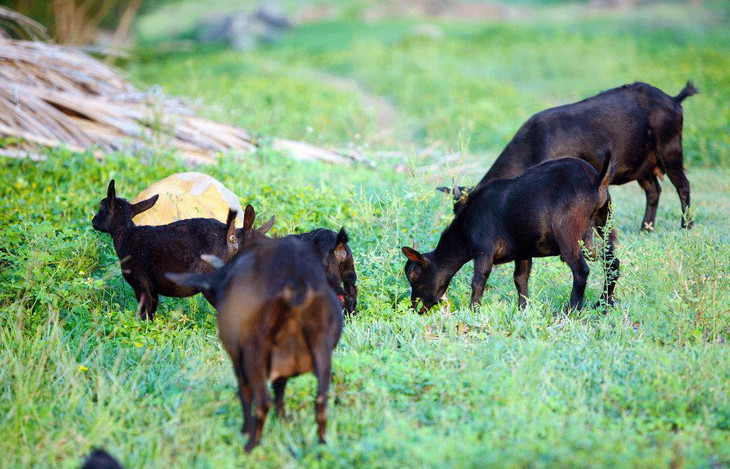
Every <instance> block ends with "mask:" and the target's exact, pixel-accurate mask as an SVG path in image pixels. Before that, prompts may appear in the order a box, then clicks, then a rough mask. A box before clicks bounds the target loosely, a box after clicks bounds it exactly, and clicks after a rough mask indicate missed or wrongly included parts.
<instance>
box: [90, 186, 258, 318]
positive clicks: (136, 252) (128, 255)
mask: <svg viewBox="0 0 730 469" xmlns="http://www.w3.org/2000/svg"><path fill="white" fill-rule="evenodd" d="M157 198H158V196H157V195H155V196H153V197H150V198H149V199H147V200H143V201H141V202H137V203H136V204H130V203H129V202H128V201H126V200H125V199H122V198H120V197H117V196H116V190H115V187H114V180H113V179H112V181H111V182H110V183H109V187H108V188H107V196H106V198H104V199H103V200H102V201H101V203H100V204H99V211H98V213H97V214H96V215H95V216H94V219H93V220H92V225H93V226H94V229H95V230H97V231H101V232H103V233H109V234H110V235H111V237H112V241H113V242H114V249H115V251H116V253H117V256H118V257H119V262H120V264H121V267H122V275H123V277H124V280H126V281H127V283H128V284H129V285H130V286H131V287H132V289H133V290H134V293H135V295H136V297H137V302H138V303H139V305H140V316H141V318H142V319H150V320H151V319H154V317H155V312H156V311H157V303H158V295H163V296H171V297H178V298H180V297H187V296H192V295H195V294H196V293H200V292H201V290H199V289H195V288H191V287H181V286H179V285H177V284H175V283H172V282H170V281H169V280H168V279H167V278H166V277H165V275H164V274H165V272H199V273H203V272H210V271H211V270H212V268H211V267H210V266H209V265H208V264H207V263H206V262H204V261H202V260H201V259H200V255H201V254H214V255H216V256H218V257H221V258H223V259H226V260H227V259H230V258H231V257H233V256H234V255H235V254H236V253H238V251H239V250H241V249H243V248H245V246H246V245H247V244H249V243H251V242H253V240H254V239H256V238H258V237H259V236H260V235H261V233H255V231H256V230H254V229H253V226H252V225H253V218H252V216H251V215H252V214H253V213H254V212H253V208H252V207H251V206H248V207H246V213H245V216H244V228H243V230H242V231H241V233H240V234H237V233H236V227H235V219H236V212H235V211H233V210H230V211H229V212H228V218H227V221H226V223H222V222H220V221H218V220H216V219H213V218H190V219H187V220H180V221H176V222H173V223H170V224H168V225H161V226H137V225H135V224H134V222H133V221H132V218H134V216H135V215H137V214H139V213H141V212H143V211H145V210H148V209H149V208H151V207H152V206H153V205H154V204H155V202H156V201H157ZM202 293H203V295H204V296H205V298H206V299H207V300H208V301H209V302H211V304H213V301H212V297H211V296H210V294H209V293H207V292H202Z"/></svg>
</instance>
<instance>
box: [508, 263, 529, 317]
mask: <svg viewBox="0 0 730 469" xmlns="http://www.w3.org/2000/svg"><path fill="white" fill-rule="evenodd" d="M531 269H532V259H529V258H528V259H518V260H516V261H515V273H514V277H513V278H514V281H515V287H517V306H518V307H519V308H520V309H525V308H527V298H528V293H527V282H528V280H529V279H530V270H531Z"/></svg>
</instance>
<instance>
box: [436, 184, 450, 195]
mask: <svg viewBox="0 0 730 469" xmlns="http://www.w3.org/2000/svg"><path fill="white" fill-rule="evenodd" d="M436 190H437V191H441V192H445V193H447V194H451V189H449V188H448V187H446V186H439V187H437V188H436Z"/></svg>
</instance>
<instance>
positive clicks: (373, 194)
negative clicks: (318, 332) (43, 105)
mask: <svg viewBox="0 0 730 469" xmlns="http://www.w3.org/2000/svg"><path fill="white" fill-rule="evenodd" d="M712 7H713V4H712V3H709V4H707V5H706V6H705V7H703V8H695V7H693V8H689V9H687V14H689V15H691V18H692V19H694V20H697V21H694V22H692V23H690V22H684V21H682V20H677V19H676V17H677V14H678V12H683V11H684V10H683V8H685V7H682V6H681V5H680V6H677V5H663V6H655V7H650V8H649V7H647V9H640V10H639V11H638V12H635V13H631V14H625V15H624V14H616V15H615V16H611V15H608V16H607V15H599V16H598V17H588V18H587V19H586V20H585V21H582V22H579V21H574V20H570V19H569V18H570V17H572V15H568V14H566V12H570V11H571V10H570V8H573V6H570V5H567V6H566V5H558V6H555V7H549V8H548V7H545V9H544V10H540V11H541V13H540V15H541V16H539V17H537V18H533V19H531V20H529V19H528V20H524V21H513V22H508V23H497V22H491V23H486V24H470V25H462V26H457V25H453V24H443V25H441V27H442V28H443V31H444V33H445V36H444V37H443V38H442V39H439V40H437V39H428V38H423V37H417V36H414V35H412V34H411V33H409V31H411V27H412V26H413V25H414V24H416V22H415V21H412V20H405V19H398V20H388V21H385V22H378V23H372V24H370V23H360V22H355V21H354V20H353V18H349V17H345V18H342V19H338V20H337V21H335V22H331V23H325V24H321V23H320V24H314V25H307V26H303V27H301V28H299V29H297V30H296V31H295V32H293V33H292V34H291V35H289V36H288V37H287V38H286V39H285V40H284V42H282V43H280V44H278V45H275V46H271V47H268V48H264V49H260V50H257V51H253V52H246V53H240V52H228V51H222V50H220V49H215V48H211V49H204V50H201V49H194V50H192V51H188V52H174V53H172V52H167V53H162V52H159V51H156V50H153V48H152V47H151V45H150V44H151V43H147V46H146V48H145V49H143V50H142V51H141V52H140V55H139V59H138V60H136V61H134V62H133V63H131V64H129V70H130V74H131V75H132V76H133V77H135V79H136V80H138V81H139V82H141V83H147V84H151V83H159V84H161V85H162V86H163V87H164V89H165V90H166V91H167V92H168V93H171V94H177V95H187V96H191V97H193V98H200V99H201V100H202V101H203V102H206V103H208V104H209V106H206V107H203V108H202V112H203V113H206V114H207V115H209V116H212V117H215V118H218V119H220V120H223V121H226V122H232V123H235V124H239V125H243V126H245V127H246V128H248V129H250V130H252V131H253V132H256V133H260V134H262V135H265V136H274V135H277V136H286V137H293V138H302V139H306V140H308V141H312V142H316V143H321V144H324V145H335V146H339V145H346V144H347V143H348V142H352V143H353V145H355V146H360V147H361V148H362V149H363V151H365V152H366V154H367V155H368V156H370V157H371V158H373V160H374V161H375V162H376V166H375V167H374V168H369V167H365V166H351V167H345V166H330V165H325V164H320V163H302V162H295V161H292V160H290V159H289V158H287V157H285V156H283V155H280V154H277V153H276V152H273V151H271V150H269V149H268V148H266V147H265V148H264V149H263V150H262V151H261V152H260V153H259V154H257V155H229V156H226V157H224V158H222V159H221V160H220V162H219V164H217V165H213V166H207V167H201V168H198V170H200V171H203V172H206V173H208V174H210V175H212V176H214V177H215V178H217V179H219V180H220V181H221V182H223V183H224V184H225V185H226V186H227V187H228V188H230V189H231V190H233V191H234V192H235V193H236V194H238V195H239V196H240V197H241V199H242V203H251V204H253V205H254V206H255V208H256V210H257V213H258V214H259V216H260V217H261V219H264V220H265V219H268V217H269V216H270V215H272V214H275V215H276V217H277V222H276V225H275V228H274V231H275V233H277V234H288V233H291V232H296V231H306V230H309V229H312V228H315V227H328V228H331V229H336V228H338V227H339V226H343V225H344V226H346V227H347V229H348V232H349V233H350V235H351V238H352V242H351V246H352V250H353V253H354V256H355V260H356V267H357V271H358V276H359V277H358V286H359V289H360V301H359V313H358V315H357V316H356V317H354V318H351V319H350V320H348V321H347V323H346V325H345V330H344V332H343V335H342V339H341V341H340V344H339V345H338V347H337V349H336V352H335V357H334V377H333V386H332V391H331V395H330V419H329V424H328V429H327V431H328V433H327V436H328V444H327V445H326V446H321V445H318V444H316V432H315V429H316V425H315V421H314V409H313V407H314V406H313V399H314V390H315V380H314V379H313V377H312V376H309V375H308V376H303V377H300V378H297V379H295V380H293V381H292V382H291V384H290V385H289V387H288V388H287V399H286V404H287V409H288V413H289V415H288V418H287V419H286V421H283V422H282V421H277V420H276V418H274V416H273V413H272V415H271V416H270V419H269V420H268V422H267V424H266V427H265V430H264V435H263V444H262V446H261V447H260V448H259V449H256V450H255V451H254V452H253V453H252V454H251V455H246V454H245V453H244V452H243V443H244V441H243V440H242V438H241V437H240V435H239V429H240V425H241V410H240V405H239V402H238V399H237V397H236V392H235V378H234V375H233V372H232V370H231V366H230V363H229V362H228V358H227V356H226V355H225V352H224V351H223V349H222V348H221V346H220V343H219V340H218V338H217V331H216V322H215V315H214V312H213V309H212V308H211V307H210V306H209V305H208V304H207V303H206V302H205V300H204V299H202V298H198V297H195V298H187V299H172V298H164V299H162V301H161V304H160V310H159V313H158V315H157V319H156V320H155V321H154V322H153V323H147V322H141V321H139V320H138V319H137V318H136V317H135V313H134V311H135V309H136V302H135V300H134V294H133V292H132V290H131V288H130V287H129V286H128V285H127V284H126V283H125V282H124V280H123V279H122V277H121V274H120V271H119V264H118V260H117V258H116V255H115V253H114V250H113V247H112V244H111V240H110V238H109V236H108V235H106V234H102V233H98V232H95V231H93V230H92V228H91V218H92V216H93V215H94V213H95V210H96V208H97V206H98V202H99V200H100V199H101V198H102V197H103V196H104V195H105V188H106V185H107V184H108V181H109V179H111V178H115V179H116V183H117V191H118V194H119V195H120V196H123V197H128V198H131V197H133V196H134V195H136V194H137V193H139V192H140V191H141V190H142V189H143V188H145V187H146V186H147V185H149V184H150V183H152V182H154V181H156V180H159V179H161V178H163V177H165V176H167V175H169V174H171V173H174V172H179V171H183V170H187V169H188V168H186V167H185V166H183V165H182V164H181V163H180V162H179V161H178V160H176V159H174V158H173V156H174V155H170V154H157V155H152V156H149V155H144V158H138V156H139V155H119V154H110V155H107V156H106V157H105V159H104V160H103V161H102V162H97V161H96V160H95V159H94V158H93V157H92V156H91V155H87V154H83V155H78V154H72V153H69V152H67V151H64V150H57V151H49V152H47V160H46V161H43V162H37V163H34V162H30V161H17V160H0V165H1V166H2V171H1V172H0V223H1V225H0V226H2V228H0V324H2V325H1V326H0V451H1V452H3V453H4V454H5V455H6V456H5V457H4V458H2V459H0V467H8V468H16V467H78V466H79V461H80V459H81V457H82V455H84V454H86V453H88V451H89V450H90V448H92V447H94V446H104V447H106V448H107V449H108V450H110V451H111V452H112V453H113V454H114V455H116V456H117V457H118V458H119V459H120V460H121V461H122V462H123V463H124V464H125V465H126V466H127V467H130V468H132V467H133V468H138V467H139V468H141V467H200V468H207V467H242V466H243V467H295V466H296V467H343V468H344V467H444V466H447V467H449V466H450V467H586V466H590V467H672V468H679V467H727V466H730V352H729V351H728V340H730V273H729V272H730V248H729V247H728V246H730V234H729V232H730V226H729V223H728V220H730V208H729V207H730V196H729V195H728V194H730V182H729V181H730V155H729V153H728V106H727V104H728V103H727V96H728V89H729V88H730V87H728V78H727V73H726V71H725V70H726V69H727V68H728V62H730V59H729V58H728V53H727V50H728V48H727V47H726V46H727V44H728V35H727V31H726V30H723V28H726V25H727V18H726V17H723V16H721V15H715V16H712V15H709V14H708V13H707V11H710V10H711V8H712ZM651 8H654V9H653V10H652V9H651ZM657 11H658V13H656V12H657ZM566 17H568V19H566ZM710 17H711V18H710ZM348 18H349V19H348ZM673 18H674V19H673ZM543 21H546V23H545V24H542V23H541V22H543ZM345 27H347V28H345ZM687 78H692V79H694V80H695V81H696V82H697V84H698V86H699V87H700V88H701V89H702V94H701V95H699V96H695V97H692V98H691V99H689V100H688V101H687V102H686V103H687V104H686V106H685V134H684V135H685V150H686V155H687V161H688V166H689V172H688V177H689V179H690V182H691V184H692V201H693V204H694V205H693V211H694V215H695V219H696V226H695V228H694V229H693V230H691V231H686V230H680V229H679V221H680V219H679V217H680V215H679V201H678V197H677V195H676V192H675V190H674V188H673V187H672V186H671V184H670V183H669V182H668V181H664V182H663V183H662V185H663V187H664V192H663V194H662V197H661V200H660V203H659V211H658V215H657V229H656V231H655V232H654V233H651V234H646V233H640V232H638V227H639V224H640V222H641V219H642V216H643V211H644V203H645V202H644V195H643V191H641V190H640V188H639V187H638V185H637V184H628V185H626V186H621V187H615V186H612V187H611V194H612V198H613V200H614V204H615V220H616V225H617V228H618V230H619V245H618V249H617V255H618V257H619V258H620V260H621V262H622V264H621V269H622V270H621V278H620V279H619V283H618V289H617V293H616V299H617V307H616V308H614V309H612V310H610V311H609V312H608V314H606V315H603V314H601V313H600V312H598V311H596V310H593V309H590V308H588V309H585V310H583V311H580V312H577V313H571V314H567V313H566V305H567V302H568V297H569V294H570V285H571V276H570V271H569V269H568V268H567V267H566V266H565V265H564V264H562V263H561V262H560V261H559V260H558V259H557V258H548V259H538V260H536V261H535V264H534V267H533V274H532V277H531V280H530V292H531V301H530V304H529V306H528V308H527V310H526V311H524V312H522V311H519V310H517V308H516V291H515V287H514V285H513V282H512V269H511V266H509V265H505V266H498V267H497V268H495V270H494V272H493V273H492V275H491V277H490V279H489V282H488V289H487V291H486V292H485V296H484V300H483V305H482V307H481V308H479V309H477V310H476V311H472V310H470V309H469V308H468V301H469V294H470V289H469V284H470V277H471V269H472V268H471V265H467V266H466V267H465V268H464V269H463V270H462V271H461V272H459V273H458V274H457V276H456V277H455V278H454V281H453V282H452V284H451V286H450V288H449V290H448V296H449V302H448V304H447V305H444V306H443V307H441V308H436V309H434V310H432V311H431V312H430V313H428V314H426V315H424V316H419V315H417V314H415V313H413V312H412V311H411V310H410V309H409V303H410V302H409V298H408V295H409V289H408V284H407V281H406V279H405V277H404V275H403V273H402V269H403V265H404V262H405V258H404V257H403V256H402V254H401V253H400V247H401V246H403V245H411V243H412V242H413V241H416V242H418V244H419V247H420V248H421V249H423V250H426V249H431V248H432V247H433V246H435V243H436V241H437V240H438V236H439V233H440V231H441V230H442V229H443V228H444V227H445V226H446V225H447V224H448V222H449V221H450V219H451V201H450V200H449V198H448V196H445V195H443V194H441V193H437V192H435V191H434V190H433V187H434V186H435V185H437V184H438V183H443V182H450V181H449V178H450V177H451V175H457V177H458V178H459V180H463V181H464V182H470V181H476V180H478V178H479V177H481V175H482V174H483V173H484V171H485V170H486V168H488V167H489V164H490V163H491V160H492V159H493V158H494V156H495V155H496V154H497V153H498V152H499V151H500V150H501V147H502V146H503V145H504V144H505V143H506V141H507V140H508V139H509V138H510V137H511V135H512V134H513V133H514V132H515V131H516V129H517V127H518V126H519V124H520V123H521V122H522V121H523V120H524V119H526V118H527V117H529V115H531V114H532V113H533V112H536V111H538V110H540V109H542V108H544V107H546V106H550V105H553V104H558V103H561V102H566V101H569V100H573V99H579V98H581V97H584V96H588V95H591V94H593V93H595V92H596V91H598V90H599V89H601V88H606V87H611V86H614V85H618V84H621V83H624V82H627V81H633V80H634V79H641V80H646V81H649V82H652V83H655V84H657V85H659V86H660V87H662V88H664V89H666V90H667V91H669V92H670V93H672V94H674V93H676V92H677V91H678V90H679V89H680V88H681V86H682V85H683V84H684V80H686V79H687ZM341 80H344V85H343V81H341ZM382 98H385V99H387V100H388V101H390V103H391V105H392V106H393V109H392V111H393V113H392V114H391V115H390V120H389V121H388V122H386V125H384V124H383V122H382V121H379V120H378V119H381V118H382V116H379V115H378V112H379V111H378V109H373V110H368V109H367V106H368V104H372V103H373V101H374V100H376V99H382ZM309 127H311V130H308V128H309ZM355 134H358V136H359V138H355ZM460 134H461V135H462V137H461V138H460V137H459V135H460ZM437 139H441V140H442V141H443V142H444V143H443V144H442V145H441V146H440V147H438V150H439V152H438V153H443V152H446V151H448V150H450V149H460V150H462V149H463V150H465V152H466V153H467V155H466V156H465V157H464V158H463V160H460V161H459V162H452V163H449V164H448V166H449V167H448V168H447V171H446V174H444V173H445V171H444V170H442V169H441V167H439V166H436V167H434V166H431V165H432V164H433V163H434V162H435V161H438V156H437V157H436V159H435V158H434V157H432V156H421V155H420V150H419V149H420V148H421V147H423V146H426V145H429V144H431V143H433V141H434V140H437ZM264 140H265V139H264ZM467 142H468V144H467ZM0 146H2V142H0ZM462 147H464V148H462ZM377 149H393V150H396V151H398V152H400V153H402V154H403V155H405V156H403V157H393V158H385V157H379V156H377V153H376V152H374V151H373V150H377ZM462 163H463V165H462ZM590 267H591V276H590V278H589V285H588V289H587V293H586V295H587V298H586V302H587V303H588V304H593V303H594V302H595V301H596V300H597V299H598V297H599V294H600V288H601V285H602V270H601V266H600V265H599V264H598V263H596V262H593V263H590Z"/></svg>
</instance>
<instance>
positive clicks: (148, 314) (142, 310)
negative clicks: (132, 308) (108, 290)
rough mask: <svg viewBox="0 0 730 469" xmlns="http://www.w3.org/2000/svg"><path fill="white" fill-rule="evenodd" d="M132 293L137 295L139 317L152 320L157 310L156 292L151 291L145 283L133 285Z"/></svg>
mask: <svg viewBox="0 0 730 469" xmlns="http://www.w3.org/2000/svg"><path fill="white" fill-rule="evenodd" d="M134 295H135V296H136V297H137V311H138V312H139V317H140V318H141V319H145V320H149V321H152V320H154V319H155V312H156V311H157V301H158V298H157V293H155V292H153V291H152V290H151V289H150V288H149V287H148V286H147V285H143V286H138V287H134Z"/></svg>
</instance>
